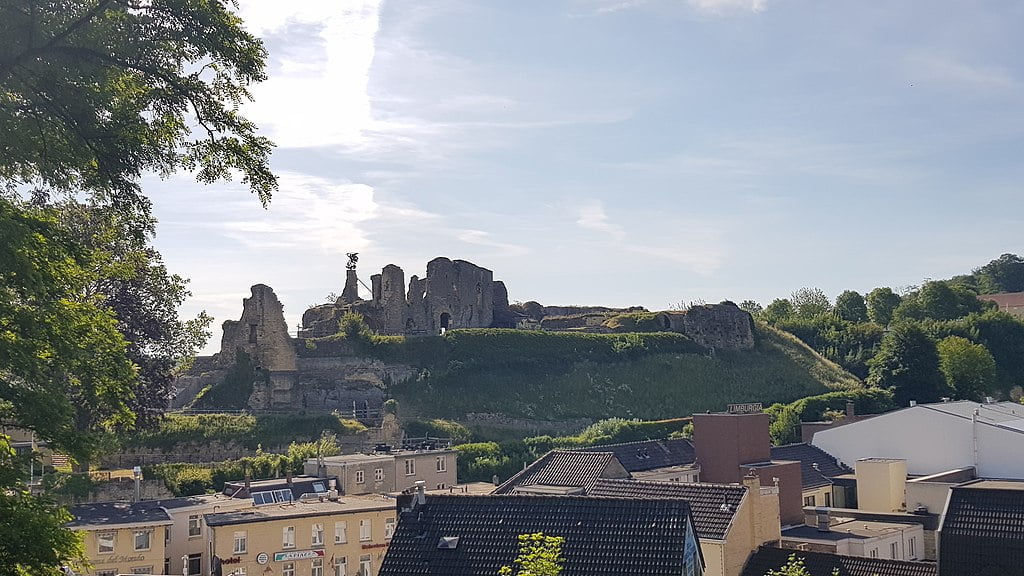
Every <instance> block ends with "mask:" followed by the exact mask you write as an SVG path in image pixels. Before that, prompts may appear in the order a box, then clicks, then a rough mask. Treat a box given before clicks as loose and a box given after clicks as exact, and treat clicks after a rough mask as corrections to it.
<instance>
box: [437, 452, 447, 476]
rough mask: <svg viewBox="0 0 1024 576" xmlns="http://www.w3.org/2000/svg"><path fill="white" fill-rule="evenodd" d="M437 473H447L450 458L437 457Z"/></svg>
mask: <svg viewBox="0 0 1024 576" xmlns="http://www.w3.org/2000/svg"><path fill="white" fill-rule="evenodd" d="M437 471H438V472H447V471H448V457H447V456H445V455H444V454H442V455H440V456H438V457H437Z"/></svg>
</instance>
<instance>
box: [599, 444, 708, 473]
mask: <svg viewBox="0 0 1024 576" xmlns="http://www.w3.org/2000/svg"><path fill="white" fill-rule="evenodd" d="M579 451H581V452H611V453H612V454H615V457H616V458H617V459H618V460H619V462H620V463H621V464H622V467H623V468H625V469H626V470H627V471H629V472H643V471H644V470H654V469H655V468H668V467H669V466H686V465H689V464H693V462H694V460H696V459H697V456H696V453H695V452H694V449H693V442H691V441H690V440H689V439H688V438H670V439H668V440H644V441H641V442H627V443H625V444H605V445H604V446H590V447H587V448H580V449H579Z"/></svg>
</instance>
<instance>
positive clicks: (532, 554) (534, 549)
mask: <svg viewBox="0 0 1024 576" xmlns="http://www.w3.org/2000/svg"><path fill="white" fill-rule="evenodd" d="M563 544H565V538H563V537H561V536H548V535H546V534H544V533H543V532H537V533H534V534H520V535H519V555H518V556H516V559H515V567H512V566H502V567H501V569H499V570H498V575H499V576H558V575H559V574H561V573H562V565H563V564H564V563H565V558H564V557H563V556H562V545H563Z"/></svg>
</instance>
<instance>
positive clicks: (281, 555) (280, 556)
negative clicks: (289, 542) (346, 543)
mask: <svg viewBox="0 0 1024 576" xmlns="http://www.w3.org/2000/svg"><path fill="white" fill-rule="evenodd" d="M323 557H324V551H323V550H293V551H291V552H275V553H274V562H287V561H289V560H309V559H310V558H323Z"/></svg>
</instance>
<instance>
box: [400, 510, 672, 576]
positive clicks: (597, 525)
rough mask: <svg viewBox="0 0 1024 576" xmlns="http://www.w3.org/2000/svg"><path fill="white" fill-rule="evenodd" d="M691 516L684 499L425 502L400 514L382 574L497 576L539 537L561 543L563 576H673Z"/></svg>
mask: <svg viewBox="0 0 1024 576" xmlns="http://www.w3.org/2000/svg"><path fill="white" fill-rule="evenodd" d="M688 517H689V507H688V506H687V504H686V502H684V501H682V500H644V499H620V498H588V497H575V496H557V497H555V496H522V495H500V496H495V495H491V496H427V498H426V503H425V504H422V505H420V506H419V507H417V508H415V509H414V510H412V511H410V512H406V513H404V514H403V516H402V520H401V521H400V522H399V523H398V528H397V530H396V532H395V535H394V538H393V539H392V540H391V545H390V546H389V549H388V553H387V555H386V556H385V557H384V561H383V564H382V565H381V568H380V576H399V575H400V576H421V575H422V576H426V575H431V576H434V575H436V576H464V575H465V576H469V575H474V576H475V575H478V574H497V573H498V570H499V569H500V568H501V567H502V566H512V565H513V564H514V560H515V558H516V556H517V554H518V542H517V539H518V536H519V535H520V534H532V533H536V532H543V533H545V534H549V535H558V536H561V537H563V538H565V543H564V544H563V547H562V554H563V556H564V558H565V562H564V564H563V571H562V576H583V575H586V576H604V575H608V576H627V575H631V574H637V575H639V574H644V575H647V576H661V575H665V576H669V575H672V576H678V575H679V574H683V573H684V570H683V563H684V560H685V558H686V556H685V552H686V551H685V541H686V538H685V535H686V532H687V530H688V520H687V518H688Z"/></svg>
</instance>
